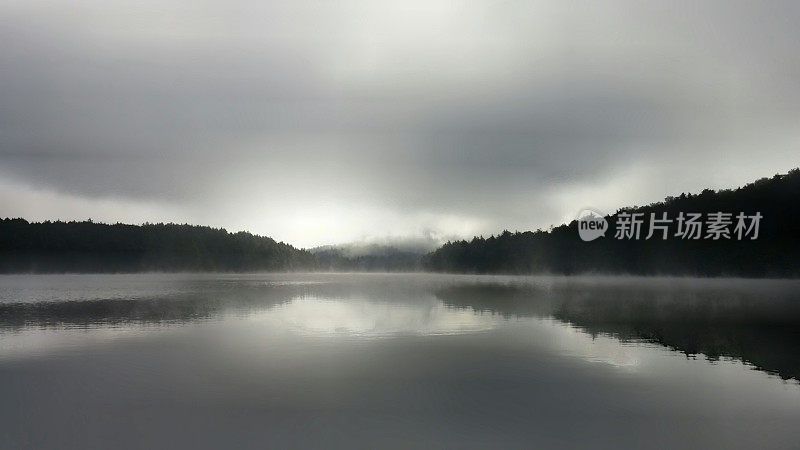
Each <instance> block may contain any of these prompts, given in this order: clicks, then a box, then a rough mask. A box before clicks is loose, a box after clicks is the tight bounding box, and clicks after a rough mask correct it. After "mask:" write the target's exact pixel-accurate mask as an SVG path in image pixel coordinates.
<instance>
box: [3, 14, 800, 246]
mask: <svg viewBox="0 0 800 450" xmlns="http://www.w3.org/2000/svg"><path fill="white" fill-rule="evenodd" d="M0 5H2V6H1V7H0V42H2V45H0V192H2V195H1V196H0V216H11V217H18V216H21V217H25V218H27V219H30V220H43V219H58V218H60V219H85V218H89V217H91V218H93V219H94V220H96V221H111V222H115V221H123V222H129V223H141V222H144V221H151V222H153V221H155V222H159V221H177V222H190V223H196V224H204V225H213V226H223V227H226V228H228V229H229V230H249V231H253V232H256V233H259V234H265V235H269V236H272V237H274V238H276V239H278V240H283V241H286V242H289V243H291V244H294V245H297V246H301V247H309V246H316V245H321V244H328V243H338V242H347V241H353V240H359V239H365V238H380V237H385V236H421V235H426V234H430V235H433V236H436V237H444V238H448V237H455V236H463V237H470V236H472V235H475V234H484V235H489V234H492V233H497V232H499V231H502V230H503V229H510V230H517V229H518V230H529V229H536V228H540V227H541V228H546V227H548V226H549V225H551V224H559V223H562V222H564V221H568V220H571V219H573V218H574V217H575V215H576V214H577V213H578V212H579V211H580V210H581V209H583V208H584V207H587V206H589V207H594V208H599V209H601V210H604V211H606V212H613V211H614V210H615V209H616V208H618V207H620V206H625V205H634V204H644V203H649V202H652V201H658V200H661V199H663V197H664V196H666V195H673V194H679V193H681V192H684V191H698V190H701V189H702V188H705V187H711V188H720V187H735V186H738V185H741V184H743V183H746V182H748V181H752V180H754V179H755V178H759V177H762V176H769V175H772V174H774V173H778V172H781V173H784V172H786V171H788V170H789V169H790V168H792V167H796V166H800V26H798V23H800V2H797V1H796V0H791V1H785V2H762V1H759V2H754V1H732V0H724V1H713V2H712V1H698V0H690V1H675V0H669V1H659V2H656V1H640V0H639V1H630V2H627V1H603V2H588V1H587V2H569V1H563V0H553V1H543V2H537V1H530V0H526V1H519V2H515V1H500V2H488V1H478V0H466V1H460V2H459V1H439V0H398V1H376V0H363V1H361V0H355V1H307V0H282V1H263V0H225V1H222V0H217V1H202V0H187V1H174V0H157V1H149V0H132V1H116V0H88V1H87V0H64V1H59V0H55V1H50V0H34V1H31V0H20V1H16V0H12V1H6V0H0Z"/></svg>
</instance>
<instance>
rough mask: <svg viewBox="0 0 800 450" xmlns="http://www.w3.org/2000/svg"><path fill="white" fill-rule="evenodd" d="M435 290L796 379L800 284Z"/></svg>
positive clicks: (457, 302) (468, 302)
mask: <svg viewBox="0 0 800 450" xmlns="http://www.w3.org/2000/svg"><path fill="white" fill-rule="evenodd" d="M437 296H438V297H439V298H440V299H441V300H442V301H444V302H445V303H446V304H448V305H451V306H456V307H469V308H473V309H475V310H479V311H491V312H494V313H499V314H505V315H520V316H538V317H553V318H555V319H558V320H560V321H563V322H565V323H568V324H571V325H573V326H575V327H577V328H579V329H581V330H583V331H585V332H587V333H590V334H592V335H597V334H607V335H611V336H613V337H615V338H617V339H620V340H622V341H633V340H636V341H646V342H651V343H657V344H661V345H664V346H666V347H668V348H671V349H673V350H676V351H680V352H683V353H685V354H687V355H697V354H703V355H705V356H706V357H708V358H709V359H711V360H715V359H718V358H721V357H728V358H734V359H739V360H742V361H744V362H746V363H748V364H750V365H752V366H754V367H756V368H758V369H760V370H763V371H766V372H769V373H772V374H776V375H779V376H780V377H781V378H784V379H790V378H791V379H795V380H800V354H799V353H798V350H797V349H798V348H800V290H798V285H797V283H793V282H775V283H766V284H764V283H763V282H756V281H752V282H750V281H746V280H728V281H726V280H710V281H704V280H675V279H672V280H667V279H665V280H648V281H638V280H633V281H630V280H628V281H624V280H623V281H620V282H618V283H614V282H610V281H603V280H596V281H594V282H592V281H585V280H584V281H568V280H565V281H563V282H562V283H555V284H553V285H550V286H547V287H543V286H536V285H534V286H531V285H511V284H509V285H495V286H483V287H478V288H476V287H474V286H453V287H448V288H443V289H441V290H439V291H438V292H437Z"/></svg>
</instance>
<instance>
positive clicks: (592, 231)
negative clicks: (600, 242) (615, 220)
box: [578, 209, 608, 242]
mask: <svg viewBox="0 0 800 450" xmlns="http://www.w3.org/2000/svg"><path fill="white" fill-rule="evenodd" d="M607 230H608V222H607V221H606V219H605V214H603V213H601V212H600V211H596V210H593V209H584V210H583V211H581V212H580V213H579V214H578V234H579V235H580V236H581V239H583V240H584V241H586V242H589V241H593V240H595V239H597V238H599V237H601V236H605V234H606V231H607Z"/></svg>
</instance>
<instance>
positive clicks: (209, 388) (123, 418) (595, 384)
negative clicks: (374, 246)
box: [0, 274, 800, 448]
mask: <svg viewBox="0 0 800 450" xmlns="http://www.w3.org/2000/svg"><path fill="white" fill-rule="evenodd" d="M798 379H800V282H795V281H745V280H691V279H641V278H559V277H528V278H514V277H474V276H438V275H366V274H365V275H321V274H308V275H296V274H288V275H287V274H263V275H102V276H100V275H66V276H61V275H48V276H29V275H25V276H2V277H0V399H2V401H1V402H0V447H8V448H18V447H36V448H97V447H102V448H269V447H272V448H275V447H278V448H280V447H307V448H336V447H346V448H353V447H355V448H407V447H424V448H498V447H516V448H533V447H548V446H549V447H556V446H557V447H562V448H563V447H581V448H584V447H595V448H596V447H605V448H620V447H641V448H668V447H675V448H699V447H706V448H707V447H711V448H714V447H718V448H797V446H798V445H800V384H798V382H797V381H796V380H798Z"/></svg>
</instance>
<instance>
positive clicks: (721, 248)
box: [424, 169, 800, 277]
mask: <svg viewBox="0 0 800 450" xmlns="http://www.w3.org/2000/svg"><path fill="white" fill-rule="evenodd" d="M718 212H723V213H725V214H730V216H725V217H726V218H727V219H729V221H730V223H729V224H728V226H727V227H726V230H727V231H728V235H727V236H726V235H717V239H714V237H713V233H711V231H712V228H711V223H710V222H713V221H714V219H715V218H716V216H715V214H716V213H718ZM576 213H577V211H576ZM651 213H655V217H656V218H662V217H667V218H668V219H669V223H668V230H667V238H666V239H663V233H662V231H661V230H656V231H655V233H654V234H653V236H651V237H650V238H649V239H648V238H647V236H648V235H649V230H648V227H649V222H650V217H651ZM665 213H666V216H663V214H665ZM681 213H683V215H684V217H688V214H689V213H700V214H701V217H702V221H703V222H702V225H703V229H702V230H701V232H700V233H699V237H697V238H695V239H690V238H689V237H687V236H685V235H680V233H681V231H684V232H685V231H686V227H685V225H686V224H685V223H679V221H678V220H677V219H678V218H679V217H681ZM741 213H743V214H744V215H745V217H746V218H752V217H753V216H755V215H756V214H757V213H758V214H760V216H761V218H760V220H759V224H758V236H757V238H756V239H752V237H753V234H754V231H755V229H752V228H751V225H752V220H750V221H748V222H746V223H745V228H744V229H741V230H737V225H738V221H737V216H738V215H739V214H741ZM633 214H641V216H639V217H640V218H642V219H644V223H643V224H642V226H641V234H640V235H639V236H638V238H637V239H635V238H633V237H631V235H630V233H629V232H630V228H629V225H630V219H631V216H632V215H633ZM605 219H606V221H607V222H608V229H607V231H606V233H605V236H604V237H600V238H598V239H596V240H593V241H590V242H584V241H583V240H581V239H580V237H579V234H578V221H577V220H576V221H573V222H571V223H569V224H566V225H561V226H558V227H555V228H552V229H551V230H549V231H543V230H537V231H526V232H516V233H511V232H509V231H504V232H503V233H502V234H500V235H498V236H491V237H489V238H484V237H476V238H474V239H472V240H471V241H456V242H448V243H447V244H445V245H444V246H442V247H441V248H439V249H438V250H436V251H434V252H432V253H430V254H429V255H427V256H426V258H425V260H424V267H425V268H426V269H428V270H433V271H446V272H467V273H559V274H575V273H591V272H597V273H629V274H648V275H653V274H672V275H698V276H725V275H731V276H750V277H762V276H767V277H796V276H799V275H800V170H798V169H793V170H791V171H790V172H789V173H788V174H785V175H775V176H774V177H772V178H762V179H760V180H758V181H755V182H753V183H750V184H748V185H746V186H743V187H741V188H738V189H733V190H731V189H726V190H720V191H713V190H708V189H707V190H704V191H703V192H701V193H699V194H681V195H680V196H678V197H667V198H666V199H665V200H664V201H663V202H658V203H654V204H651V205H647V206H644V207H632V208H624V209H621V210H619V211H617V212H616V213H615V214H613V215H610V216H606V217H605ZM622 219H624V220H625V221H626V222H627V223H626V224H625V227H623V229H624V230H625V233H624V234H623V235H622V236H621V237H620V238H618V236H616V234H617V233H618V232H619V229H620V228H621V227H622V224H621V220H622ZM681 227H683V230H681V229H679V228H681ZM748 231H749V234H748V233H747V232H748ZM740 234H741V238H740Z"/></svg>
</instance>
